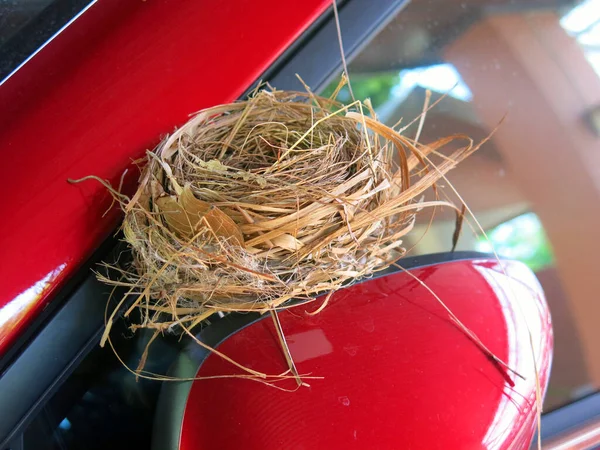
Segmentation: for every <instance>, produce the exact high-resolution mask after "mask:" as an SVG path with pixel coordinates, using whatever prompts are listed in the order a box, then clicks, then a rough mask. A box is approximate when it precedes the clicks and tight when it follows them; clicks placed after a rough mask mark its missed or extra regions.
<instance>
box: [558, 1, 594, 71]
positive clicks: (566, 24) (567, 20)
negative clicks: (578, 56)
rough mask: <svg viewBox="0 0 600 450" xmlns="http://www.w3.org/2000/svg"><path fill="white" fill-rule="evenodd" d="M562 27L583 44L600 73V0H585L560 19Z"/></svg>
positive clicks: (586, 54) (592, 64) (586, 53)
mask: <svg viewBox="0 0 600 450" xmlns="http://www.w3.org/2000/svg"><path fill="white" fill-rule="evenodd" d="M560 24H561V25H562V27H563V28H564V29H565V30H566V31H567V32H568V33H569V34H570V35H571V36H573V37H575V39H576V40H577V42H578V43H579V45H581V47H582V48H583V51H584V53H585V56H586V58H587V60H588V61H589V63H590V64H591V66H592V67H593V68H594V70H595V71H596V73H597V74H598V75H600V0H585V1H583V2H582V3H580V4H579V5H578V6H576V7H575V8H573V9H572V10H570V11H569V12H568V13H567V14H565V15H564V16H563V18H562V19H561V21H560Z"/></svg>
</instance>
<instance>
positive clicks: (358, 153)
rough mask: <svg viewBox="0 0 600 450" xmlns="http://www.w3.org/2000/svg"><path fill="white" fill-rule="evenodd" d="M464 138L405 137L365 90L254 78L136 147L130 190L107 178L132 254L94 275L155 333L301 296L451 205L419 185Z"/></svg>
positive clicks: (370, 264)
mask: <svg viewBox="0 0 600 450" xmlns="http://www.w3.org/2000/svg"><path fill="white" fill-rule="evenodd" d="M457 139H460V140H463V139H464V145H463V146H461V147H460V148H458V149H456V148H457V147H456V146H453V148H454V149H455V150H454V151H453V152H452V154H450V155H447V156H443V155H441V153H439V149H440V148H441V147H442V146H444V145H446V144H448V143H449V142H451V141H454V140H457ZM475 149H476V146H474V145H473V143H472V141H471V140H469V139H468V138H466V137H464V136H453V137H449V138H445V139H441V140H439V141H436V142H434V143H432V144H429V145H424V144H421V143H418V142H416V140H414V139H409V138H408V137H406V136H404V135H402V134H401V133H400V132H397V131H395V130H394V129H392V128H390V127H388V126H386V125H384V124H382V123H380V122H379V121H378V120H377V118H376V116H375V113H374V112H373V110H372V109H371V108H370V105H369V103H368V102H367V103H366V104H365V103H361V102H354V103H352V104H351V105H349V106H344V105H342V104H341V103H339V102H337V101H335V100H334V99H332V98H329V99H328V98H322V97H318V96H316V95H313V94H312V93H310V92H307V93H300V92H289V91H275V90H260V91H258V92H256V93H255V94H254V95H253V96H251V98H249V99H248V100H244V101H238V102H235V103H231V104H227V105H221V106H216V107H213V108H208V109H206V110H203V111H201V112H200V113H198V114H196V115H195V116H193V118H191V120H189V121H188V122H187V123H186V124H185V125H183V126H182V127H181V128H179V129H178V130H177V131H176V132H175V133H173V134H172V135H171V136H169V137H168V138H167V139H166V140H164V141H163V142H162V143H161V144H160V145H159V146H158V147H157V148H156V149H155V151H153V152H148V154H147V156H146V158H145V165H144V167H143V169H142V173H141V177H140V183H139V187H138V189H137V191H136V192H135V194H134V195H133V196H132V197H131V198H129V197H126V196H124V195H123V194H119V193H117V192H116V191H113V194H114V195H115V196H116V198H117V199H118V200H119V203H120V205H121V207H122V209H123V211H124V213H125V217H124V221H123V225H122V230H123V235H124V239H125V241H126V242H127V243H128V244H129V246H130V247H131V250H132V254H133V262H132V263H131V265H130V266H128V267H118V268H117V270H118V271H119V273H120V274H121V277H120V278H119V279H114V278H108V277H103V276H101V278H102V279H103V281H105V282H107V283H109V284H113V285H120V286H123V285H124V286H127V287H128V288H129V289H130V291H129V294H128V296H131V295H135V301H133V305H132V306H131V308H129V311H128V312H130V311H132V310H133V309H134V308H139V309H140V311H141V317H142V319H141V322H140V323H138V324H135V325H134V326H133V328H150V329H153V330H155V332H161V331H165V330H175V331H177V330H179V331H181V330H182V328H183V329H184V330H186V331H188V333H189V330H190V329H191V328H193V327H194V326H196V325H197V324H199V323H201V322H202V321H203V320H204V319H206V318H208V317H209V316H210V315H212V314H214V313H216V312H224V313H226V312H231V311H260V312H267V311H270V310H274V309H276V308H282V307H286V306H288V305H291V304H294V301H307V302H308V301H311V300H313V299H315V298H316V296H317V294H323V293H332V292H335V291H336V290H338V289H339V288H341V287H342V286H345V285H348V284H349V283H351V282H353V281H354V280H357V279H360V278H362V277H366V276H369V275H371V274H373V273H374V272H376V271H380V270H383V269H385V268H387V267H388V266H389V265H390V264H392V263H394V262H395V261H396V260H398V259H399V258H400V257H402V256H403V255H404V253H405V249H404V248H403V247H402V240H403V237H404V236H405V235H406V234H407V233H409V232H410V231H411V230H412V228H413V226H414V224H415V216H416V214H417V213H418V211H419V210H421V209H423V208H427V207H437V206H441V205H449V206H452V205H451V204H449V203H448V202H445V201H440V200H437V199H435V200H432V201H423V200H422V196H423V193H424V192H425V191H426V190H428V189H429V188H431V187H432V186H435V184H436V182H437V181H438V180H440V179H441V178H443V177H444V175H445V174H446V173H447V172H448V171H449V170H450V169H452V168H453V167H454V166H455V165H456V164H457V163H458V162H460V161H461V160H462V159H464V158H465V157H466V156H468V155H469V154H470V153H471V152H473V151H474V150H475ZM432 158H433V159H435V160H436V161H437V162H435V163H434V162H433V161H432ZM420 199H421V200H420ZM326 298H328V297H326ZM324 303H326V301H325V302H324ZM324 303H323V304H322V305H320V306H319V307H318V308H315V309H316V310H318V309H320V308H321V307H322V306H324ZM112 319H114V314H113V317H111V319H110V320H109V323H108V327H107V330H106V333H105V339H106V337H107V335H108V332H109V330H110V323H111V322H112Z"/></svg>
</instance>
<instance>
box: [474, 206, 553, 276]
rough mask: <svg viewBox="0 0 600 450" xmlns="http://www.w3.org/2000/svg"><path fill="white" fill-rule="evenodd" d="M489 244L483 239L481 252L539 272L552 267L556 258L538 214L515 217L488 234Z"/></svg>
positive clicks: (480, 247) (479, 246)
mask: <svg viewBox="0 0 600 450" xmlns="http://www.w3.org/2000/svg"><path fill="white" fill-rule="evenodd" d="M487 235H488V238H489V241H488V240H487V239H486V238H485V237H483V236H482V237H480V238H479V240H478V243H477V250H479V251H482V252H486V253H489V252H492V251H493V250H495V251H496V252H497V253H498V255H499V256H504V257H506V258H510V259H516V260H518V261H521V262H524V263H525V264H527V265H528V266H529V267H530V268H531V269H532V270H534V271H538V270H541V269H544V268H546V267H548V266H551V265H552V264H553V263H554V256H553V254H552V249H551V248H550V243H549V242H548V238H547V237H546V233H544V229H543V227H542V223H541V222H540V219H539V218H538V217H537V216H536V215H535V214H534V213H527V214H523V215H521V216H518V217H515V218H514V219H511V220H509V221H507V222H504V223H502V224H500V225H498V226H497V227H495V228H493V229H492V230H491V231H489V232H488V233H487Z"/></svg>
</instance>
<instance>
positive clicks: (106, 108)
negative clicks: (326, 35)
mask: <svg viewBox="0 0 600 450" xmlns="http://www.w3.org/2000/svg"><path fill="white" fill-rule="evenodd" d="M329 4H330V1H329V0H305V1H302V2H281V1H278V0H251V1H250V0H237V1H228V2H215V1H210V2H198V1H196V0H152V1H142V0H136V1H127V2H123V1H120V0H99V1H97V2H95V3H94V4H92V5H91V6H90V8H89V9H88V10H87V11H85V12H84V13H83V14H82V15H81V16H80V17H79V18H78V19H77V20H76V21H74V22H73V23H72V24H71V25H70V26H68V27H67V28H66V29H65V30H63V32H62V33H60V34H59V35H57V36H56V37H55V38H54V39H53V40H52V41H51V42H50V43H49V44H48V45H47V46H46V47H44V48H43V49H42V50H41V51H40V52H39V53H38V54H37V55H35V56H34V57H33V58H32V59H31V60H30V61H28V62H27V63H26V64H25V65H24V66H23V67H22V68H21V69H20V70H18V71H17V72H16V73H15V74H14V75H13V76H12V77H10V78H9V79H8V80H7V81H5V82H4V83H3V84H2V85H1V86H0V105H2V108H0V152H1V153H2V163H0V178H1V179H2V180H3V183H4V197H3V206H2V220H0V248H1V249H2V250H1V253H0V254H1V256H2V257H1V258H0V279H1V280H2V284H1V287H0V354H1V353H2V352H3V350H4V349H6V347H7V346H8V345H9V344H10V342H11V341H12V340H13V339H14V338H15V336H16V335H17V334H18V332H19V331H20V330H21V329H22V327H24V326H25V325H26V323H27V322H28V321H29V320H31V318H32V317H33V316H34V315H35V314H36V313H38V312H39V311H40V310H41V308H42V307H43V306H44V305H45V304H46V302H47V301H48V300H49V299H50V298H51V295H52V293H53V292H54V291H56V289H57V288H58V287H59V286H60V285H61V283H62V281H64V280H65V279H66V278H67V277H68V276H69V275H70V274H72V272H73V271H74V270H75V269H76V268H77V267H78V265H79V264H81V262H82V261H84V260H85V259H86V258H87V257H89V255H90V254H91V252H92V251H93V250H94V249H95V248H96V247H97V245H98V244H99V242H101V241H102V240H103V239H104V238H105V237H107V235H108V234H109V233H110V232H111V231H112V230H113V229H114V227H115V225H116V221H117V218H118V217H117V214H116V212H114V211H113V212H112V213H110V214H108V215H107V216H106V217H102V215H103V213H104V212H105V210H106V209H107V207H108V206H109V204H110V197H109V195H108V194H107V192H106V191H105V189H103V188H101V187H100V186H99V185H98V184H97V183H95V182H88V183H85V184H80V185H77V186H72V185H69V184H68V183H67V179H68V178H79V177H83V176H86V175H92V174H93V175H97V176H99V177H101V178H106V179H109V180H110V181H111V182H112V183H113V184H114V185H118V182H119V178H120V176H121V174H122V172H123V170H124V169H126V168H130V169H132V166H131V165H130V163H131V160H132V159H134V158H137V157H139V156H141V155H142V154H143V152H144V151H145V150H146V149H150V148H152V147H153V146H154V145H156V144H157V142H158V140H159V137H160V136H161V135H164V134H165V133H168V132H170V131H171V130H172V129H173V127H175V126H176V125H178V124H181V123H183V122H184V121H185V120H186V118H187V117H188V115H189V114H191V113H193V112H195V111H197V110H199V109H201V108H204V107H207V106H212V105H214V104H218V103H223V102H228V101H232V100H234V99H235V98H237V97H238V96H240V95H241V94H242V93H243V92H244V91H245V90H246V89H247V88H248V87H249V86H250V85H251V83H253V82H254V81H255V80H257V79H258V78H259V77H260V75H261V73H263V71H264V70H266V69H267V68H268V67H269V65H270V64H272V63H273V61H274V60H275V59H276V58H277V56H279V55H280V54H281V52H282V51H283V50H285V49H286V48H287V47H288V46H289V45H290V43H292V42H293V41H294V39H296V38H297V37H298V36H299V35H300V33H301V32H302V31H304V30H305V29H306V27H307V26H308V25H309V24H311V23H312V22H313V21H314V20H315V19H316V18H317V17H318V16H319V15H320V14H321V13H322V12H323V11H324V10H325V9H326V7H327V6H328V5H329ZM134 172H135V169H133V170H130V175H131V176H130V181H129V183H130V182H131V181H133V180H135V178H137V174H136V173H134Z"/></svg>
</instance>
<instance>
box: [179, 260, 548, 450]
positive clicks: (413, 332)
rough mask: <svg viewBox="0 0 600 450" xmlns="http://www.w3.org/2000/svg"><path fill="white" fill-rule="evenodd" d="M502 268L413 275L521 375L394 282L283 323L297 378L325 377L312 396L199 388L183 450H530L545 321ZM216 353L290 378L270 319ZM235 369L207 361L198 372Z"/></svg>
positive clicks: (526, 285) (404, 282)
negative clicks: (286, 372) (306, 375)
mask: <svg viewBox="0 0 600 450" xmlns="http://www.w3.org/2000/svg"><path fill="white" fill-rule="evenodd" d="M505 269H506V274H505V272H504V271H503V270H502V268H501V267H500V266H499V264H498V263H496V262H493V261H485V260H481V261H461V262H451V263H446V264H440V265H436V266H429V267H425V268H420V269H415V270H413V271H412V273H413V274H414V275H416V276H417V277H418V278H419V279H420V280H422V281H424V282H425V283H426V284H427V286H429V287H430V288H431V289H432V290H433V291H434V292H436V293H437V294H438V295H439V296H440V297H441V298H442V299H443V301H444V302H445V304H446V305H447V306H448V307H449V308H450V309H451V310H452V311H453V312H454V313H455V314H456V316H457V317H458V318H459V319H460V320H461V321H462V322H463V323H464V324H465V325H466V326H467V327H469V328H470V329H471V330H472V331H473V332H474V333H475V334H476V335H477V336H478V337H479V338H480V339H481V341H482V342H483V343H484V344H485V345H486V346H487V347H488V348H489V349H490V350H491V351H492V352H493V353H494V354H495V355H496V356H497V357H499V358H501V359H502V360H504V361H505V362H506V363H507V364H508V365H509V366H510V367H511V368H512V369H514V370H515V371H517V372H518V373H519V374H521V375H522V376H523V377H524V379H522V378H520V377H518V376H516V375H515V374H514V373H510V372H507V371H506V370H504V369H503V368H501V367H500V366H499V365H497V364H495V363H494V362H493V361H492V360H491V359H490V358H489V357H488V356H487V355H486V354H485V353H484V352H483V351H482V350H481V348H480V347H479V346H478V345H476V344H475V343H474V342H473V340H472V339H470V338H469V337H468V336H467V335H466V334H465V333H464V332H463V331H461V330H460V329H459V328H458V327H457V326H456V324H455V323H453V322H452V320H450V319H449V317H448V314H447V313H446V311H445V310H444V308H443V307H442V306H441V305H440V304H439V303H438V302H437V301H436V300H435V299H434V298H433V296H432V295H431V293H430V292H429V291H428V290H427V289H426V288H424V287H423V286H422V285H421V284H419V283H418V282H416V281H415V280H414V278H412V277H410V276H409V275H407V274H406V273H396V274H393V275H390V276H387V277H384V278H378V279H375V280H371V281H367V282H364V283H361V284H358V285H355V286H353V287H351V288H348V289H345V290H343V291H340V292H338V293H336V294H335V295H334V296H333V297H332V300H331V302H330V304H329V305H328V307H327V308H325V310H324V311H323V312H321V313H320V314H318V315H316V316H308V315H307V314H306V313H305V310H306V309H312V308H307V307H301V308H297V309H294V310H292V311H288V312H283V313H281V314H280V318H281V322H282V325H283V328H284V330H285V333H286V335H287V340H288V342H289V347H290V350H291V353H292V355H293V357H294V360H295V362H296V365H297V368H298V371H299V372H300V373H302V374H309V375H310V376H313V377H322V379H318V378H315V379H309V378H308V377H307V379H306V381H307V382H308V383H309V384H310V386H311V387H309V388H306V387H304V388H300V389H298V390H297V391H296V392H293V393H290V392H283V391H281V390H278V389H274V388H273V387H269V386H266V385H264V384H261V383H257V382H253V381H249V380H241V379H231V378H229V379H211V380H201V381H196V382H194V384H193V386H192V389H191V392H190V395H189V398H188V401H187V406H186V410H185V416H184V420H183V425H182V430H181V441H180V442H181V444H180V448H181V449H182V450H202V449H213V448H219V449H223V450H226V449H239V448H244V449H261V450H269V449H290V450H291V449H316V448H322V449H405V448H410V449H436V448H439V449H509V448H510V449H526V448H528V446H529V443H530V441H531V438H532V436H533V434H534V428H535V423H536V420H535V416H536V414H535V411H536V408H535V398H536V395H535V391H536V382H535V370H534V364H533V361H534V359H533V353H534V352H535V356H536V364H537V367H538V369H539V375H540V383H541V389H542V392H543V391H545V388H546V385H547V383H548V376H549V371H550V364H551V355H552V331H551V323H550V316H549V312H548V309H547V306H546V303H545V299H544V296H543V293H542V290H541V288H540V285H539V283H538V282H537V280H536V278H535V276H534V275H533V273H532V272H531V271H530V270H529V269H528V268H527V267H525V266H524V265H523V264H521V263H516V262H507V263H506V264H505ZM529 332H531V338H532V339H531V341H530V335H529ZM530 342H533V349H534V350H533V351H532V346H531V345H530ZM219 350H220V351H222V352H223V353H225V354H226V355H227V356H229V357H231V358H233V359H234V360H235V361H237V362H238V363H241V364H243V365H245V366H247V367H249V368H252V369H255V370H258V371H261V372H264V373H268V374H279V373H282V372H285V370H286V369H287V366H286V363H285V360H284V359H283V355H282V352H281V349H280V346H279V343H278V340H277V337H276V335H275V331H274V328H273V324H272V321H271V320H269V319H267V320H263V321H261V322H258V323H255V324H254V325H251V326H249V327H247V328H245V329H243V330H241V331H239V332H238V333H237V334H235V335H233V336H231V337H230V338H229V339H227V340H226V341H225V342H224V343H223V344H221V346H219ZM235 373H240V371H239V369H235V368H233V366H232V365H230V364H229V363H227V362H225V361H224V360H223V359H221V358H219V357H218V356H216V355H214V354H213V355H210V356H209V357H208V359H207V360H206V361H205V363H204V364H203V365H202V366H201V368H200V370H199V372H198V376H211V375H223V374H235ZM507 379H510V380H512V381H511V382H510V383H508V382H507ZM511 384H512V386H511ZM279 386H280V387H285V388H293V387H294V383H293V382H292V381H291V380H286V381H285V382H284V383H283V384H279ZM172 413H174V412H172Z"/></svg>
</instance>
